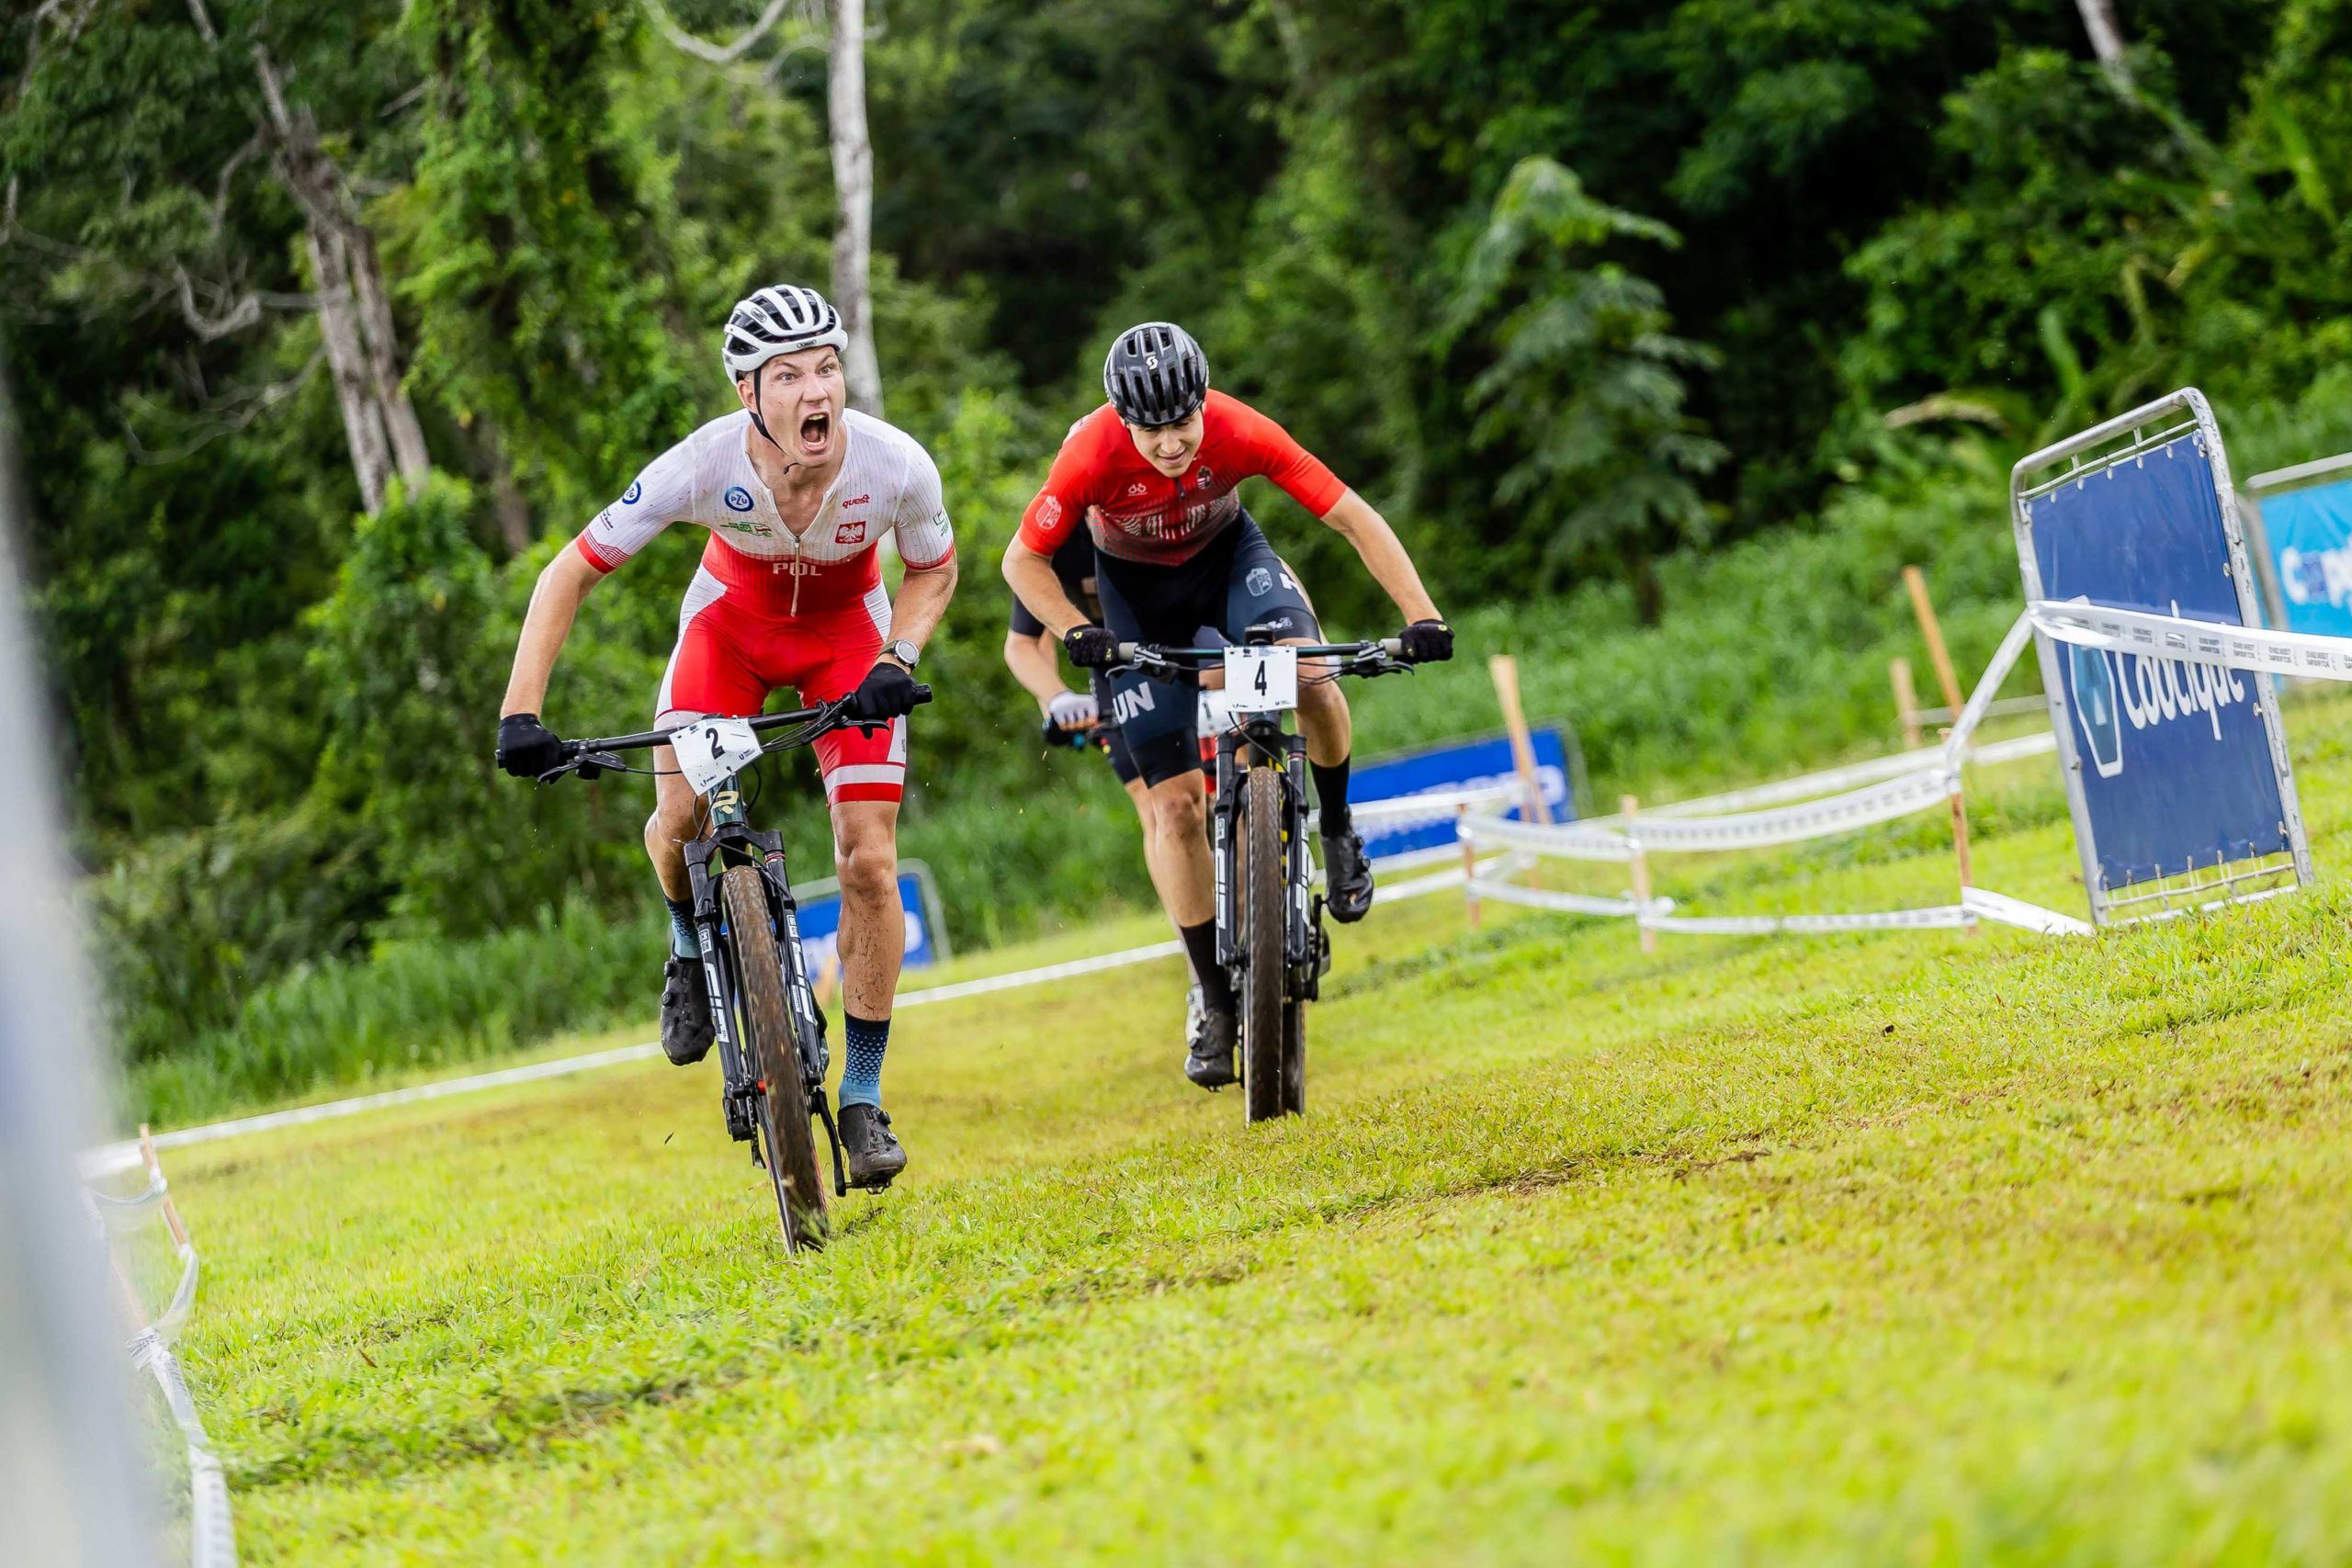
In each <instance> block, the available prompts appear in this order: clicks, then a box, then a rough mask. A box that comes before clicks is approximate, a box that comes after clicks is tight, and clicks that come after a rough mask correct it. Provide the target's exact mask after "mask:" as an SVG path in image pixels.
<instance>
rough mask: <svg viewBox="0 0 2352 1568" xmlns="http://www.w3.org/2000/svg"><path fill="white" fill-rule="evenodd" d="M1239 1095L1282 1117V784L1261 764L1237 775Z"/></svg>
mask: <svg viewBox="0 0 2352 1568" xmlns="http://www.w3.org/2000/svg"><path fill="white" fill-rule="evenodd" d="M1241 780H1242V784H1241V833H1240V843H1239V846H1238V847H1239V849H1240V852H1241V956H1242V972H1241V998H1240V1001H1241V1086H1242V1087H1241V1100H1242V1111H1243V1114H1244V1115H1245V1116H1246V1117H1247V1118H1248V1119H1249V1120H1250V1121H1251V1122H1268V1121H1272V1119H1273V1118H1274V1117H1277V1116H1280V1115H1281V1114H1282V1113H1283V1110H1284V1109H1285V1107H1284V1106H1283V1054H1284V1053H1283V1034H1284V1030H1283V1014H1284V1012H1285V1011H1287V1009H1286V1008H1285V1007H1284V1006H1283V991H1284V989H1285V988H1286V987H1285V986H1284V976H1283V923H1284V910H1283V894H1284V893H1285V892H1287V891H1288V883H1289V877H1288V876H1287V875H1286V874H1285V873H1286V870H1287V868H1288V864H1289V860H1288V857H1287V856H1286V855H1284V854H1283V781H1282V775H1281V774H1279V773H1276V772H1275V771H1274V770H1273V769H1272V768H1271V767H1267V766H1265V765H1263V764H1261V765H1260V766H1258V767H1254V768H1251V769H1250V770H1249V771H1248V772H1247V773H1243V774H1242V775H1241Z"/></svg>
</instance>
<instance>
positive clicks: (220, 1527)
mask: <svg viewBox="0 0 2352 1568" xmlns="http://www.w3.org/2000/svg"><path fill="white" fill-rule="evenodd" d="M130 1358H131V1360H132V1362H133V1363H134V1364H135V1365H137V1366H138V1367H139V1369H140V1370H141V1371H144V1372H147V1373H148V1374H150V1375H151V1376H153V1378H154V1380H155V1382H156V1386H157V1387H159V1388H161V1389H162V1390H163V1393H164V1405H165V1406H166V1407H167V1408H168V1409H169V1410H170V1411H171V1413H172V1420H173V1422H174V1424H175V1425H176V1426H177V1427H179V1429H180V1441H181V1442H182V1443H183V1444H184V1445H186V1447H187V1481H188V1514H189V1529H188V1535H189V1548H190V1551H189V1561H190V1562H192V1563H193V1564H194V1565H195V1568H236V1562H237V1538H236V1532H235V1531H234V1530H233V1529H232V1528H231V1526H230V1523H229V1483H228V1478H227V1477H226V1476H224V1475H223V1474H222V1473H221V1472H220V1461H219V1460H218V1459H215V1458H214V1457H213V1454H212V1439H211V1438H209V1437H208V1436H207V1435H206V1433H205V1430H204V1421H203V1418H202V1417H201V1416H198V1415H197V1413H196V1400H195V1399H194V1398H193V1397H192V1396H191V1395H190V1394H189V1393H188V1391H187V1379H186V1378H184V1377H182V1376H181V1375H180V1364H179V1360H178V1358H176V1357H175V1356H174V1355H173V1354H172V1352H171V1348H170V1346H169V1345H168V1344H167V1343H166V1342H165V1335H164V1331H163V1328H162V1325H157V1326H155V1327H153V1328H150V1329H148V1330H147V1331H146V1332H144V1333H142V1334H141V1335H140V1336H139V1337H137V1338H136V1339H133V1340H132V1341H131V1342H130Z"/></svg>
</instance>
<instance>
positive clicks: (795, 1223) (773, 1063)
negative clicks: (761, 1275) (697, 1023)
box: [719, 865, 831, 1252]
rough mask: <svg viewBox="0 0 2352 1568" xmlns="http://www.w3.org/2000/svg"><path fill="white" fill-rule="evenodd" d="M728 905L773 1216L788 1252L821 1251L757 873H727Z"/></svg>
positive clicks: (804, 1109)
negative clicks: (759, 1091) (759, 1087)
mask: <svg viewBox="0 0 2352 1568" xmlns="http://www.w3.org/2000/svg"><path fill="white" fill-rule="evenodd" d="M719 892H720V896H721V897H723V898H724V899H725V900H726V907H727V931H728V940H729V942H730V943H731V944H732V946H733V950H734V954H735V985H736V988H737V991H738V992H739V993H740V994H739V998H738V1004H739V1008H738V1010H739V1016H740V1020H741V1022H740V1025H739V1029H738V1033H737V1038H739V1039H740V1040H741V1041H742V1043H743V1059H744V1061H745V1063H746V1064H747V1065H748V1066H750V1067H751V1069H752V1071H753V1072H754V1073H756V1074H758V1075H759V1077H760V1081H761V1082H762V1083H763V1084H764V1085H765V1086H766V1090H767V1092H766V1093H765V1094H763V1095H762V1096H761V1099H760V1139H761V1143H762V1145H763V1147H764V1150H765V1157H766V1161H767V1168H768V1178H769V1179H770V1180H771V1181H772V1182H773V1183H774V1184H775V1207H776V1216H777V1218H778V1219H779V1220H780V1221H781V1222H782V1223H783V1225H784V1245H785V1250H786V1251H787V1252H800V1251H804V1250H805V1251H809V1252H814V1251H816V1250H818V1249H819V1248H820V1247H823V1246H824V1245H825V1236H826V1233H827V1232H828V1230H829V1229H830V1228H831V1206H830V1203H829V1195H828V1192H827V1189H826V1186H825V1176H824V1172H823V1171H822V1170H821V1169H820V1168H819V1167H818V1164H817V1138H816V1134H815V1132H814V1130H813V1128H812V1127H811V1125H810V1120H809V1095H808V1091H807V1089H805V1088H804V1087H803V1085H802V1083H801V1077H800V1053H799V1051H798V1050H797V1048H796V1047H795V1045H794V1043H793V1038H792V1011H791V1009H790V1008H789V1007H788V1006H787V1005H786V999H785V994H784V964H783V960H782V958H781V956H780V955H779V952H778V949H777V947H776V942H775V927H774V925H772V924H771V923H770V915H769V911H768V897H767V886H766V883H765V882H764V881H763V879H762V877H761V875H760V873H759V870H758V868H757V867H754V866H748V865H738V866H729V868H728V871H727V875H726V877H725V878H724V879H723V880H722V881H721V882H720V884H719Z"/></svg>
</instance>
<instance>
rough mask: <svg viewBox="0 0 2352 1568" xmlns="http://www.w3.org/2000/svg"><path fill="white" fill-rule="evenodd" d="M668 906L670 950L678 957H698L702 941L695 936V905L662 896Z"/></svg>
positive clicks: (700, 953) (700, 954) (700, 952)
mask: <svg viewBox="0 0 2352 1568" xmlns="http://www.w3.org/2000/svg"><path fill="white" fill-rule="evenodd" d="M662 902H663V903H664V904H667V905H669V906H670V952H671V953H672V955H673V956H674V957H678V958H700V957H701V956H702V943H701V942H699V941H698V940H696V938H695V907H694V906H693V905H692V904H687V903H682V902H680V901H679V900H677V899H675V898H670V897H664V898H663V899H662Z"/></svg>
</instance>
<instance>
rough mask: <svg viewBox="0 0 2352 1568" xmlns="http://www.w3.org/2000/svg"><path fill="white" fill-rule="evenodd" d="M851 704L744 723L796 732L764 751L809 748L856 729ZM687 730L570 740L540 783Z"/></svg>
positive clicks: (584, 773)
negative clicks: (819, 740) (836, 732)
mask: <svg viewBox="0 0 2352 1568" xmlns="http://www.w3.org/2000/svg"><path fill="white" fill-rule="evenodd" d="M929 701H931V688H930V687H929V686H927V685H924V684H922V683H921V682H917V684H916V686H915V705H916V706H917V707H921V706H922V705H923V704H925V703H927V702H929ZM849 704H850V698H849V697H848V696H840V697H835V698H834V699H833V700H832V701H831V702H829V703H819V704H818V705H816V706H815V707H809V708H795V709H793V710H792V711H791V712H790V713H769V714H762V715H760V716H758V717H756V718H752V719H748V720H746V721H745V722H747V723H748V724H750V725H751V727H752V729H753V731H755V732H757V731H764V730H770V729H792V730H794V731H795V733H793V734H791V735H788V736H786V737H785V738H784V739H782V740H779V741H777V742H776V743H775V745H773V746H769V747H765V748H763V750H766V751H784V750H790V749H791V748H793V747H795V746H805V745H807V744H808V743H809V742H810V741H812V740H814V739H817V737H819V736H820V735H827V734H830V733H831V732H832V731H834V730H836V729H849V728H854V727H855V726H856V724H857V722H858V721H857V720H856V719H854V718H852V717H850V716H849V715H848V708H849ZM694 722H695V723H700V722H701V720H699V719H697V720H695V721H694ZM684 728H689V727H688V726H687V725H683V724H682V725H678V726H676V727H674V728H670V729H640V730H639V731H638V732H637V733H636V734H634V735H607V736H604V737H601V738H599V739H593V740H567V741H565V742H564V743H563V761H562V762H561V763H560V765H558V766H556V767H554V768H551V769H549V770H548V772H546V773H542V774H540V775H539V782H540V783H542V784H550V783H553V782H554V781H555V780H556V779H558V778H560V777H561V776H562V775H563V774H565V773H578V774H580V776H581V777H582V778H594V777H595V776H596V775H597V774H598V773H603V772H605V770H606V769H607V768H618V767H619V766H620V765H621V763H620V758H619V757H618V755H616V753H618V752H622V751H644V750H650V749H651V748H653V747H656V746H666V745H668V744H669V743H670V738H671V737H672V736H673V735H675V734H677V733H678V731H679V730H681V729H684Z"/></svg>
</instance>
